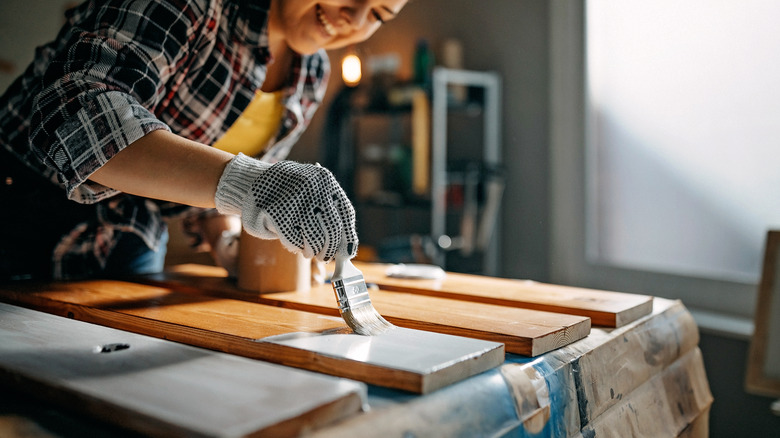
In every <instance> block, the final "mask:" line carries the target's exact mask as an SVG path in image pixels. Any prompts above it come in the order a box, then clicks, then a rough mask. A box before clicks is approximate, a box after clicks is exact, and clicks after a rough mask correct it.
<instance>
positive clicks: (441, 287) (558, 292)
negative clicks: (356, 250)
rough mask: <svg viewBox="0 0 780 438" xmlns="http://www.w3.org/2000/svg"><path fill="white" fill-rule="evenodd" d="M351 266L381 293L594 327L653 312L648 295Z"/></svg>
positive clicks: (368, 265)
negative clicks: (584, 321) (559, 317)
mask: <svg viewBox="0 0 780 438" xmlns="http://www.w3.org/2000/svg"><path fill="white" fill-rule="evenodd" d="M355 266H356V267H357V268H358V269H360V270H361V271H363V275H364V276H365V278H366V281H368V282H371V283H376V284H378V285H379V287H381V288H382V289H383V290H388V291H399V292H411V293H416V294H422V295H430V296H437V297H443V298H452V299H457V300H465V301H472V302H481V303H489V304H498V305H502V306H511V307H521V308H525V309H535V310H544V311H548V312H556V313H567V314H571V315H581V316H587V317H589V318H591V321H592V324H593V325H594V326H596V325H597V326H605V327H621V326H623V325H626V324H628V323H630V322H631V321H635V320H636V319H638V318H640V317H642V316H645V315H649V314H650V312H652V310H653V297H651V296H647V295H636V294H628V293H621V292H609V291H601V290H594V289H585V288H578V287H570V286H559V285H553V284H546V283H538V282H535V281H530V280H513V279H506V278H495V277H487V276H480V275H469V274H459V273H454V272H448V273H447V275H446V276H445V277H444V278H443V279H440V280H419V279H403V278H393V277H388V276H387V275H385V272H386V271H387V268H388V267H390V265H386V264H376V263H359V262H355Z"/></svg>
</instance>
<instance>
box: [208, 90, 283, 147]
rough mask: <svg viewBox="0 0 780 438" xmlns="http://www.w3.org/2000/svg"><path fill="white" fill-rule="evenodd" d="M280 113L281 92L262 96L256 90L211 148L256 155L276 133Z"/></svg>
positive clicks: (281, 111) (280, 118)
mask: <svg viewBox="0 0 780 438" xmlns="http://www.w3.org/2000/svg"><path fill="white" fill-rule="evenodd" d="M283 112H284V105H282V91H275V92H272V93H264V92H262V91H260V90H258V91H257V93H255V97H254V98H253V99H252V101H251V102H249V106H247V107H246V109H245V110H244V112H243V113H241V115H240V116H238V119H237V120H236V122H235V123H233V125H232V126H231V127H230V128H229V129H228V130H227V132H226V133H225V135H223V136H222V138H220V139H219V140H217V142H216V143H214V147H215V148H218V149H222V150H223V151H227V152H230V153H233V154H238V153H239V152H242V153H244V154H246V155H249V156H250V157H251V156H255V155H257V154H259V153H260V152H262V151H263V149H265V147H266V146H267V145H268V143H269V142H270V141H271V140H272V139H273V138H274V136H275V135H276V133H277V132H278V131H279V124H280V123H281V121H282V113H283Z"/></svg>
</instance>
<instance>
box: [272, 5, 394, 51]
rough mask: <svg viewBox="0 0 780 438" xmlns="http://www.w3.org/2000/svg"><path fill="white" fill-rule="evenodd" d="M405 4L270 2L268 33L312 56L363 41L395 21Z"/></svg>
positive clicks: (295, 49)
mask: <svg viewBox="0 0 780 438" xmlns="http://www.w3.org/2000/svg"><path fill="white" fill-rule="evenodd" d="M406 2H407V0H273V1H272V3H271V17H270V23H269V26H270V32H271V38H272V39H283V40H284V42H285V43H286V44H287V46H289V47H290V48H291V49H292V50H294V51H296V52H298V53H300V54H311V53H314V52H316V51H317V50H319V49H337V48H341V47H345V46H348V45H350V44H355V43H359V42H362V41H365V40H366V39H368V37H370V36H371V35H373V34H374V32H376V31H377V29H379V26H381V25H382V23H383V22H387V21H389V20H392V19H393V18H395V16H396V15H397V14H398V13H399V12H400V11H401V8H403V7H404V5H406Z"/></svg>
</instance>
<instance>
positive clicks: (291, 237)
mask: <svg viewBox="0 0 780 438" xmlns="http://www.w3.org/2000/svg"><path fill="white" fill-rule="evenodd" d="M214 200H215V202H216V205H217V210H218V211H219V212H220V213H223V214H236V215H239V216H241V224H242V225H243V227H244V229H245V230H246V231H247V232H248V233H249V234H251V235H253V236H256V237H259V238H261V239H277V238H278V239H279V240H280V241H281V242H282V245H284V246H285V248H287V249H288V250H290V251H292V252H295V253H299V252H302V253H303V255H304V257H308V258H311V257H316V258H317V259H318V260H321V261H325V262H327V261H330V260H331V259H332V258H333V256H334V255H335V254H336V252H337V251H338V252H339V253H340V254H342V255H344V256H346V257H349V258H351V257H354V256H355V253H357V246H358V239H357V232H356V231H355V209H354V208H353V207H352V204H351V203H350V202H349V199H347V195H346V194H345V193H344V190H343V189H342V188H341V186H340V185H339V183H338V182H337V181H336V179H335V178H334V177H333V174H332V173H330V171H328V170H327V169H325V168H324V167H321V166H319V165H312V164H301V163H296V162H293V161H280V162H278V163H276V164H274V165H271V164H268V163H264V162H262V161H259V160H256V159H254V158H250V157H247V156H246V155H244V154H238V155H237V156H236V157H235V158H234V159H233V160H231V161H230V163H228V165H227V166H226V167H225V170H224V172H223V173H222V177H221V178H220V179H219V185H218V186H217V193H216V195H215V197H214Z"/></svg>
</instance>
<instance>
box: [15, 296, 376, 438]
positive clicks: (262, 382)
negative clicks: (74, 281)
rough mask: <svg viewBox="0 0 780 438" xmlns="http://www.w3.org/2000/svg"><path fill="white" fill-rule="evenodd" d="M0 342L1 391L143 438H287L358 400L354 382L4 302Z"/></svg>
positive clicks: (357, 407)
mask: <svg viewBox="0 0 780 438" xmlns="http://www.w3.org/2000/svg"><path fill="white" fill-rule="evenodd" d="M0 338H1V339H3V342H2V343H0V382H2V383H3V384H5V385H7V386H11V387H14V388H15V389H17V390H20V391H24V392H25V393H27V394H30V395H34V396H36V397H38V398H39V399H43V400H44V401H49V402H54V403H56V404H60V405H63V406H65V407H66V408H69V409H71V410H77V411H81V412H83V413H87V414H90V415H92V416H95V417H97V418H99V419H101V420H103V421H107V422H110V423H114V424H116V425H118V426H121V427H123V428H127V429H131V430H135V431H137V432H141V433H143V434H144V435H147V436H247V435H255V434H257V435H263V436H290V435H297V434H299V433H301V432H303V431H304V430H310V429H313V428H317V427H320V426H322V425H325V424H328V423H330V422H333V421H337V420H340V419H344V418H346V417H348V416H350V415H354V414H357V413H359V412H360V411H361V408H362V405H363V403H365V401H366V388H365V385H362V384H360V383H357V382H350V381H346V380H343V379H337V378H334V377H329V376H323V375H320V374H315V373H309V372H305V371H300V370H296V369H293V368H288V367H283V366H279V365H273V364H268V363H265V362H260V361H254V360H249V359H245V358H240V357H237V356H232V355H227V354H224V353H218V352H213V351H208V350H203V349H199V348H194V347H190V346H186V345H182V344H178V343H174V342H168V341H163V340H160V339H155V338H151V337H147V336H142V335H137V334H132V333H127V332H123V331H119V330H114V329H111V328H106V327H101V326H98V325H94V324H88V323H84V322H80V321H73V320H70V319H67V318H61V317H57V316H54V315H49V314H46V313H42V312H36V311H33V310H29V309H23V308H20V307H16V306H11V305H7V304H0ZM110 345H122V346H124V347H126V348H123V349H114V351H108V352H101V351H102V350H101V349H108V350H111V349H110V348H108V347H109V346H110Z"/></svg>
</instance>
